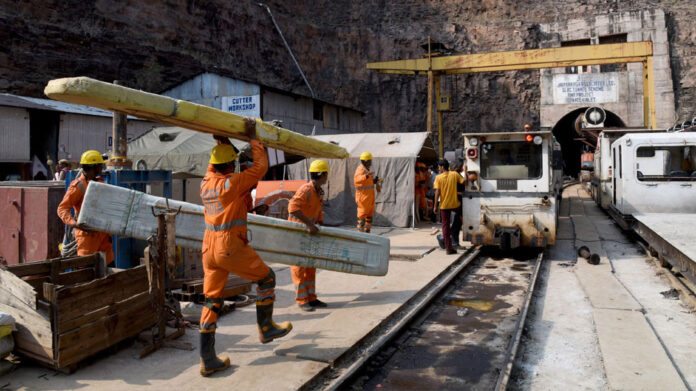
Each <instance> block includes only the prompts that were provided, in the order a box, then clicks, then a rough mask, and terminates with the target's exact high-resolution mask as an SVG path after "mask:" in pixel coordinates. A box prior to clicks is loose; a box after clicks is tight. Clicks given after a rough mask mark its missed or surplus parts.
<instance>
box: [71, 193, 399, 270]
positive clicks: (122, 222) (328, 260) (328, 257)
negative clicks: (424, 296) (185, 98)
mask: <svg viewBox="0 0 696 391" xmlns="http://www.w3.org/2000/svg"><path fill="white" fill-rule="evenodd" d="M164 205H165V200H164V199H163V198H160V197H155V196H151V195H147V194H143V193H141V192H137V191H134V190H130V189H124V188H122V187H117V186H111V185H107V184H103V183H99V182H92V183H90V185H89V187H88V188H87V192H86V194H85V199H84V201H83V203H82V210H81V211H80V217H79V222H80V223H81V224H85V225H86V226H87V227H90V228H94V229H95V230H98V231H104V232H109V233H112V234H118V235H124V236H129V237H134V238H138V239H147V238H149V237H150V236H151V235H152V234H153V232H154V231H155V230H156V229H157V219H156V218H155V217H154V216H153V214H152V208H153V207H163V206H164ZM169 205H170V206H171V207H172V208H179V210H180V211H181V213H180V214H179V216H178V217H177V219H176V234H177V236H176V242H177V245H180V246H182V247H186V248H193V249H200V248H201V245H202V241H203V234H204V232H205V222H204V218H203V207H202V206H198V205H193V204H190V203H185V202H180V201H173V200H172V201H170V202H169ZM247 229H248V234H247V237H248V238H249V245H250V246H251V247H253V248H254V249H255V250H256V251H257V252H258V253H259V256H260V257H261V259H263V260H264V261H266V262H278V263H283V264H288V265H297V266H303V267H316V268H320V269H326V270H332V271H338V272H344V273H355V274H363V275H374V276H383V275H385V274H387V271H388V268H389V239H388V238H384V237H381V236H378V235H371V234H366V233H362V232H355V231H349V230H343V229H338V228H331V227H319V233H317V234H316V235H310V234H308V233H307V230H306V229H305V227H304V225H303V224H299V223H295V222H291V221H287V220H281V219H275V218H271V217H265V216H259V215H255V214H249V215H248V227H247Z"/></svg>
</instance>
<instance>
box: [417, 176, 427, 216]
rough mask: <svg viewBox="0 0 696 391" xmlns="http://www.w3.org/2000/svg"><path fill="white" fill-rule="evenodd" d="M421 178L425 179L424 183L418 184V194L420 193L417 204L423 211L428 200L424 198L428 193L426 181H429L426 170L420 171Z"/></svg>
mask: <svg viewBox="0 0 696 391" xmlns="http://www.w3.org/2000/svg"><path fill="white" fill-rule="evenodd" d="M421 176H422V178H421V179H420V180H422V181H425V183H424V184H423V185H421V186H418V194H419V195H420V204H419V205H418V208H420V209H422V210H423V211H426V210H428V201H427V198H426V194H427V193H428V182H429V181H430V173H429V172H428V171H425V172H424V173H421Z"/></svg>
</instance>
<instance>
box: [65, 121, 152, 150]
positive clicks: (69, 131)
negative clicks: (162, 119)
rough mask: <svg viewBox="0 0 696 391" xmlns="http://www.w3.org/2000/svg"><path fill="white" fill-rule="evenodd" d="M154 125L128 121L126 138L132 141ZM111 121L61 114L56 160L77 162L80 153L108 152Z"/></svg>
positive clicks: (111, 130)
mask: <svg viewBox="0 0 696 391" xmlns="http://www.w3.org/2000/svg"><path fill="white" fill-rule="evenodd" d="M154 125H155V123H153V122H149V121H140V120H130V121H128V138H129V139H133V138H135V137H138V136H140V135H142V134H143V133H145V132H147V131H148V130H150V129H151V128H152V127H153V126H154ZM112 132H113V119H112V118H109V117H96V116H88V115H78V114H62V115H61V116H60V127H59V130H58V158H59V159H69V160H72V161H77V160H79V158H80V156H81V155H82V153H83V152H84V151H86V150H89V149H95V150H97V151H99V152H101V153H106V151H107V150H110V149H111V147H110V146H109V139H110V138H111V135H112Z"/></svg>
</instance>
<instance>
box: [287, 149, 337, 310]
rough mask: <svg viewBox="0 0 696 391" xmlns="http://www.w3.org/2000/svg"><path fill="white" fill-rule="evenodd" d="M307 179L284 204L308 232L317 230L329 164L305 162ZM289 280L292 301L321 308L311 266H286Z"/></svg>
mask: <svg viewBox="0 0 696 391" xmlns="http://www.w3.org/2000/svg"><path fill="white" fill-rule="evenodd" d="M309 177H310V179H311V181H310V182H307V183H305V184H304V185H302V186H301V187H300V188H299V189H297V191H296V192H295V195H294V196H293V197H292V199H291V200H290V204H289V205H288V220H290V221H295V222H298V223H304V224H305V225H306V226H307V231H308V232H309V233H310V234H312V235H313V234H316V233H317V232H319V229H318V228H317V226H316V224H321V223H322V211H321V206H322V197H323V196H324V191H323V190H322V186H324V185H325V184H326V182H327V181H328V180H329V165H328V164H327V163H326V162H325V161H323V160H315V161H313V162H312V164H311V165H310V166H309ZM290 271H291V272H292V282H293V284H295V301H296V302H297V305H298V306H300V308H301V309H302V310H303V311H314V310H315V309H316V308H325V307H326V303H324V302H323V301H321V300H319V299H317V294H316V291H315V289H316V288H315V285H316V272H317V269H316V268H313V267H302V266H290Z"/></svg>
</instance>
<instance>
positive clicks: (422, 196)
mask: <svg viewBox="0 0 696 391" xmlns="http://www.w3.org/2000/svg"><path fill="white" fill-rule="evenodd" d="M428 180H430V173H429V172H428V170H427V169H426V166H425V163H420V162H418V163H416V185H415V188H416V189H415V192H416V205H418V212H419V214H418V216H416V220H419V221H422V220H424V219H426V218H427V211H428V201H427V199H426V193H427V192H428Z"/></svg>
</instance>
